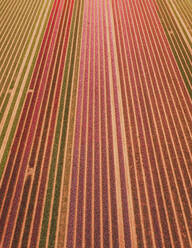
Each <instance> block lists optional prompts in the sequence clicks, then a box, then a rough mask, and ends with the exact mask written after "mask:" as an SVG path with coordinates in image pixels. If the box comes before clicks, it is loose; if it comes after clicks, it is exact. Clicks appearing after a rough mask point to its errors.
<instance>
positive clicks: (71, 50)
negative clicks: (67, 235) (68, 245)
mask: <svg viewBox="0 0 192 248" xmlns="http://www.w3.org/2000/svg"><path fill="white" fill-rule="evenodd" d="M78 3H79V4H80V1H75V6H74V13H73V16H72V23H71V33H70V37H69V43H68V49H67V57H66V63H65V70H64V78H63V86H62V92H61V96H60V99H61V100H60V106H59V114H58V119H57V127H56V135H55V140H54V147H53V156H52V161H51V168H50V174H49V182H48V188H47V195H46V202H45V209H44V216H43V222H42V231H41V238H40V245H39V247H45V243H46V238H47V231H48V222H49V217H50V208H51V199H52V193H53V187H54V175H55V171H56V163H57V155H58V150H59V144H58V142H59V140H60V136H61V146H60V153H59V162H58V171H57V177H56V186H55V195H54V203H53V212H52V217H51V228H50V235H49V245H48V247H54V245H55V235H56V225H57V219H58V207H59V199H60V190H61V179H62V171H63V156H64V149H65V142H66V130H67V124H68V115H69V104H70V95H71V86H72V78H73V71H74V64H75V63H74V59H73V58H74V56H75V53H76V49H75V48H76V44H77V36H78V35H79V37H81V32H82V19H83V4H82V8H81V11H80V13H79V8H78V9H77V5H78ZM77 11H78V13H79V14H80V22H79V25H78V19H79V18H77V19H76V12H77ZM75 19H76V23H75ZM78 26H79V27H80V29H79V34H78V35H75V34H76V33H77V30H78ZM73 36H75V37H74V40H73ZM78 42H79V43H80V39H79V40H78ZM77 53H78V55H77V58H79V53H80V49H79V50H78V51H77ZM70 57H71V58H72V60H71V64H70ZM76 66H79V59H78V60H77V61H76ZM68 72H69V79H68V90H67V97H66V103H65V104H64V99H65V92H66V84H67V83H66V82H67V76H68ZM75 83H76V82H75ZM63 109H64V111H65V112H64V123H63V126H62V117H63ZM61 131H62V135H61ZM67 167H68V168H66V170H68V171H69V170H70V165H67Z"/></svg>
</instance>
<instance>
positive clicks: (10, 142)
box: [0, 0, 54, 179]
mask: <svg viewBox="0 0 192 248" xmlns="http://www.w3.org/2000/svg"><path fill="white" fill-rule="evenodd" d="M45 1H46V0H44V1H43V2H42V4H41V8H42V6H43V3H44V2H45ZM53 1H54V0H51V4H50V7H49V10H48V13H47V16H46V19H45V23H44V26H43V29H42V33H41V35H40V39H39V43H38V45H37V49H36V51H35V55H34V58H33V61H32V65H31V68H30V71H29V75H28V77H27V81H26V84H25V87H24V90H23V94H22V97H21V100H20V102H19V106H18V109H17V113H16V116H15V119H14V122H13V126H12V129H11V132H10V135H9V139H8V142H7V144H6V148H5V152H4V154H3V158H2V161H1V167H0V179H1V176H2V173H3V170H4V167H5V163H6V161H7V157H8V154H9V150H10V147H11V144H12V140H13V137H14V134H15V130H16V127H17V123H18V121H19V117H20V113H21V110H22V107H23V103H24V100H25V96H26V94H27V90H28V87H29V83H30V80H31V76H32V73H33V70H34V66H35V62H36V59H37V56H38V53H39V50H40V46H41V43H42V40H43V36H44V32H45V28H46V26H47V23H48V20H49V16H50V12H51V9H52V5H53ZM41 8H40V9H39V12H38V15H39V14H40V10H41ZM45 12H46V7H45V8H44V10H43V13H42V16H41V18H40V21H39V25H38V28H37V32H36V34H35V37H34V40H33V42H32V46H31V49H30V52H29V55H28V57H27V60H26V63H25V66H24V69H23V72H22V75H21V79H20V81H19V84H18V87H17V89H16V93H15V96H14V98H13V102H12V105H11V108H10V110H9V113H8V116H7V119H6V122H5V125H4V127H3V131H2V133H1V136H0V147H1V145H2V143H3V140H4V137H5V134H6V130H7V127H8V124H9V121H10V118H11V115H12V112H13V110H14V106H15V103H16V100H17V97H18V94H19V91H20V88H21V85H22V83H23V79H24V76H25V73H26V70H27V68H28V64H29V61H30V58H31V55H32V52H33V49H34V46H35V43H36V39H37V36H38V33H39V30H40V28H41V25H42V21H43V18H44V15H45ZM38 15H37V16H38ZM34 28H35V23H34V24H33V28H32V31H31V34H30V37H31V36H32V34H33V31H34ZM26 49H27V48H26ZM26 49H24V52H25V51H26ZM23 56H25V53H24V54H23Z"/></svg>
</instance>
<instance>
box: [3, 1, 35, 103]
mask: <svg viewBox="0 0 192 248" xmlns="http://www.w3.org/2000/svg"><path fill="white" fill-rule="evenodd" d="M31 8H34V6H30V9H31ZM38 8H39V6H38V4H36V5H35V9H34V10H33V11H32V12H31V16H29V18H28V19H27V20H26V22H25V25H24V24H23V26H24V27H27V25H28V24H29V23H30V22H31V21H32V20H33V19H34V17H33V16H35V15H36V13H37V10H38ZM34 13H35V14H34ZM32 14H33V15H32ZM21 29H22V27H20V30H19V34H17V35H14V37H12V39H13V40H16V42H15V43H16V45H17V46H16V47H14V48H13V51H12V49H10V51H9V53H8V56H7V58H6V60H5V61H4V62H3V63H4V65H3V67H2V69H1V72H0V76H2V74H4V76H3V79H2V82H3V84H5V86H4V89H3V91H2V94H1V96H0V105H1V104H2V102H3V99H4V96H6V92H7V89H8V88H9V85H10V82H11V78H12V77H13V74H14V75H15V78H16V75H17V74H18V72H19V70H20V67H21V64H22V62H23V58H24V57H22V52H23V49H25V47H26V49H27V48H28V45H29V42H30V38H28V40H27V44H26V39H27V36H28V32H26V29H25V28H24V29H23V30H22V33H21V35H20V32H21ZM28 31H29V30H28ZM18 35H20V38H19V39H17V36H18ZM25 44H26V46H25ZM10 46H11V43H10ZM16 55H17V56H16ZM10 58H11V59H10ZM13 61H14V63H13ZM6 67H7V68H6ZM5 68H6V69H5ZM15 68H16V72H15V73H14V71H15ZM4 71H5V72H4ZM7 75H8V77H7ZM14 83H15V80H13V81H12V83H11V87H10V89H12V88H13V87H14Z"/></svg>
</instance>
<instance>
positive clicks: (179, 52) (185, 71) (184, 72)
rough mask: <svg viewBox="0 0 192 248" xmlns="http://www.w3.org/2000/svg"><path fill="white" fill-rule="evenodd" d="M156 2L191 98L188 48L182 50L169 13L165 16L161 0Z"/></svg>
mask: <svg viewBox="0 0 192 248" xmlns="http://www.w3.org/2000/svg"><path fill="white" fill-rule="evenodd" d="M157 3H158V6H159V9H157V12H158V15H159V17H160V21H161V23H162V25H163V28H164V31H165V33H166V36H167V39H168V42H169V44H170V47H171V49H172V52H173V54H174V57H175V59H176V62H177V65H178V67H179V70H180V72H181V75H182V77H183V80H184V82H185V85H186V88H187V90H188V92H189V95H190V96H191V98H192V89H191V84H192V77H191V75H190V73H192V68H191V63H190V61H189V59H188V57H187V52H186V51H188V48H187V47H186V46H185V49H186V51H185V50H184V47H183V45H182V43H181V41H180V40H179V37H178V35H177V33H176V30H175V29H176V27H174V26H173V25H171V21H170V17H169V15H168V14H166V16H165V14H164V13H163V7H162V5H161V1H158V0H157ZM164 11H166V10H165V9H164ZM166 18H167V19H168V21H166ZM170 25H171V26H170ZM168 27H169V28H171V30H173V34H174V36H172V38H175V41H177V42H178V44H177V42H174V40H172V39H171V36H170V34H169V30H168V29H169V28H168ZM178 32H179V31H178ZM182 39H183V38H182ZM184 44H185V43H184ZM185 45H186V44H185ZM188 52H189V51H188ZM188 55H190V52H189V53H188ZM183 57H184V58H185V60H184V58H183ZM190 58H191V55H190ZM183 68H184V69H183ZM189 68H190V69H189Z"/></svg>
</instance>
